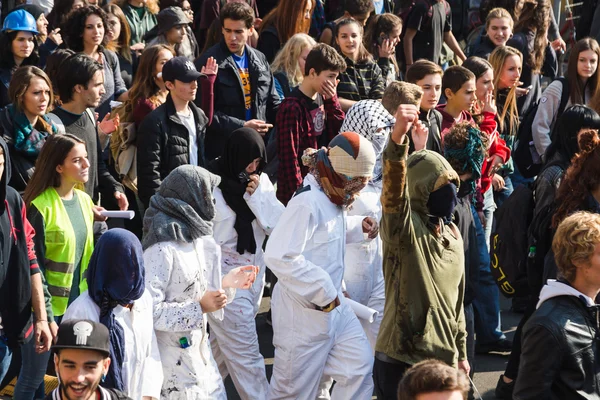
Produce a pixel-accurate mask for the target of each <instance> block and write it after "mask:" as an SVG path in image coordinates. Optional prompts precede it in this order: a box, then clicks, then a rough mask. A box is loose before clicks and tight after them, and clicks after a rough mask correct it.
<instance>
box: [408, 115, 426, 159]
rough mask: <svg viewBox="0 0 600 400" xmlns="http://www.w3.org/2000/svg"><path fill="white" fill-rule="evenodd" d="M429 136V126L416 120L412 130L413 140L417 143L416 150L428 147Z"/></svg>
mask: <svg viewBox="0 0 600 400" xmlns="http://www.w3.org/2000/svg"><path fill="white" fill-rule="evenodd" d="M428 136H429V128H427V127H426V126H425V124H424V123H423V122H422V121H420V120H419V119H417V121H416V122H414V125H413V130H412V134H411V137H412V141H413V144H414V145H415V150H416V151H417V150H423V149H424V148H426V147H427V137H428Z"/></svg>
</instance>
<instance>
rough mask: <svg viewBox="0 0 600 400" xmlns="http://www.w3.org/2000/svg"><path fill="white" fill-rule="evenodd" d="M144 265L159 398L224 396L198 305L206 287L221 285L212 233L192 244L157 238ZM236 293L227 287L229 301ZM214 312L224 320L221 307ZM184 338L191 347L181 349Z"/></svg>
mask: <svg viewBox="0 0 600 400" xmlns="http://www.w3.org/2000/svg"><path fill="white" fill-rule="evenodd" d="M144 265H145V267H146V289H147V290H148V291H149V292H150V294H151V295H152V299H153V304H154V330H155V332H156V339H157V341H158V349H159V351H160V357H161V360H162V367H163V373H164V382H163V385H162V391H161V399H172V400H219V399H222V400H225V399H226V398H227V396H226V394H225V388H224V386H223V380H222V379H221V375H220V374H219V371H218V368H217V363H216V362H215V360H214V358H213V355H212V352H211V351H210V346H209V342H208V333H207V330H206V326H207V320H206V315H205V313H204V312H203V311H202V307H201V306H200V299H201V298H202V296H203V295H204V293H205V292H206V291H207V290H210V291H214V290H218V289H220V288H221V281H222V275H221V249H220V248H219V246H218V245H217V244H216V243H215V241H214V239H213V238H212V237H210V236H203V237H201V238H198V239H195V240H194V241H193V242H192V243H185V242H159V243H156V244H153V245H152V246H150V247H149V248H147V249H146V250H145V251H144ZM235 292H236V290H235V289H225V293H226V295H227V301H228V302H230V301H231V300H232V299H233V298H234V297H235ZM212 314H213V316H214V317H215V318H223V309H221V310H218V311H215V312H213V313H212ZM180 340H184V341H186V340H187V342H188V343H189V345H190V346H189V347H187V348H183V347H182V346H181V342H180Z"/></svg>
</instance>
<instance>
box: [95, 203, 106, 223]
mask: <svg viewBox="0 0 600 400" xmlns="http://www.w3.org/2000/svg"><path fill="white" fill-rule="evenodd" d="M101 211H106V208H104V207H100V206H93V207H92V212H93V213H94V221H98V222H102V221H106V217H105V216H103V215H101V214H100V212H101Z"/></svg>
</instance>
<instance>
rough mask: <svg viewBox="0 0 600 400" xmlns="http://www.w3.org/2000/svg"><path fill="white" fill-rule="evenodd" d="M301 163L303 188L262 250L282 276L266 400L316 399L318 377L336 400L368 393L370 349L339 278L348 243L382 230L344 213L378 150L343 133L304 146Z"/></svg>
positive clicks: (276, 294) (362, 184)
mask: <svg viewBox="0 0 600 400" xmlns="http://www.w3.org/2000/svg"><path fill="white" fill-rule="evenodd" d="M302 162H303V163H304V164H305V165H306V166H307V167H308V168H309V173H308V174H307V175H306V177H305V178H304V186H303V187H301V188H300V189H298V190H297V191H296V194H295V195H294V197H292V199H291V200H290V202H289V203H288V205H287V208H286V209H285V211H284V212H283V214H282V215H281V217H280V218H279V221H278V223H277V226H276V227H275V229H274V230H273V232H272V234H271V236H270V238H269V241H268V243H267V249H266V252H265V261H266V264H267V266H268V267H269V268H270V269H271V271H273V273H274V274H275V275H276V276H277V278H278V279H279V282H278V283H277V285H276V286H275V289H274V290H273V294H272V297H271V307H272V308H271V309H272V320H273V334H274V336H273V344H274V345H275V363H274V365H273V376H272V378H271V385H270V388H269V395H268V399H280V398H287V399H314V398H315V397H317V392H318V391H319V389H320V387H319V383H320V382H321V381H323V382H325V381H327V380H329V379H331V378H333V379H335V381H336V385H335V387H334V388H333V397H334V398H343V399H357V400H360V399H370V398H371V396H372V394H373V380H372V366H373V352H372V350H371V346H370V344H369V341H368V339H367V337H366V335H365V332H364V331H363V329H362V327H361V325H360V322H359V321H358V319H357V318H356V315H355V314H354V312H353V311H352V309H351V308H350V306H349V304H348V302H347V300H346V299H345V298H344V295H343V294H342V280H343V277H344V252H345V251H344V250H345V247H346V242H348V243H355V242H358V241H362V240H363V238H364V236H363V233H367V234H368V235H369V237H370V238H374V237H376V236H377V233H378V227H377V222H375V220H374V219H372V218H369V217H367V218H364V217H362V216H352V217H347V215H346V210H347V208H348V206H349V205H350V204H352V202H353V201H354V199H355V197H356V196H357V194H358V193H359V192H360V191H361V189H363V188H364V187H365V186H366V184H367V182H368V181H369V179H370V177H371V175H372V174H373V166H374V165H375V152H374V150H373V146H372V145H371V143H369V141H368V140H366V139H365V138H363V137H362V136H360V135H358V134H356V133H354V132H343V133H340V134H339V135H338V136H336V137H335V138H334V139H333V140H332V141H331V142H330V143H329V147H328V148H325V147H323V148H321V149H320V150H315V149H310V148H309V149H307V150H306V151H305V152H304V155H303V156H302ZM290 227H293V229H290ZM322 378H323V379H322Z"/></svg>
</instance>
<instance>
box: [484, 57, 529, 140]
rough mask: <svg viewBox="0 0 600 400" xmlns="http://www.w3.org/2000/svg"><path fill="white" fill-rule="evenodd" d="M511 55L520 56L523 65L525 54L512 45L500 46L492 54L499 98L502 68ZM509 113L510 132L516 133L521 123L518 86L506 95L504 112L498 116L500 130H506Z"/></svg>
mask: <svg viewBox="0 0 600 400" xmlns="http://www.w3.org/2000/svg"><path fill="white" fill-rule="evenodd" d="M510 56H519V59H520V60H521V67H522V66H523V54H521V52H520V51H519V50H517V49H515V48H514V47H510V46H498V47H496V48H495V49H494V51H493V52H492V54H490V60H489V61H490V64H492V67H493V68H494V97H495V98H496V99H498V85H499V84H500V77H501V76H502V68H503V67H504V63H505V62H506V59H507V58H508V57H510ZM507 114H508V121H509V127H510V130H509V132H510V134H511V135H512V134H516V130H517V127H518V124H519V110H518V108H517V87H516V86H513V87H511V88H510V90H509V91H508V95H507V96H506V102H505V103H504V107H502V113H501V114H500V115H499V116H498V125H499V126H500V130H501V131H502V130H504V122H505V119H506V116H507Z"/></svg>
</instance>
